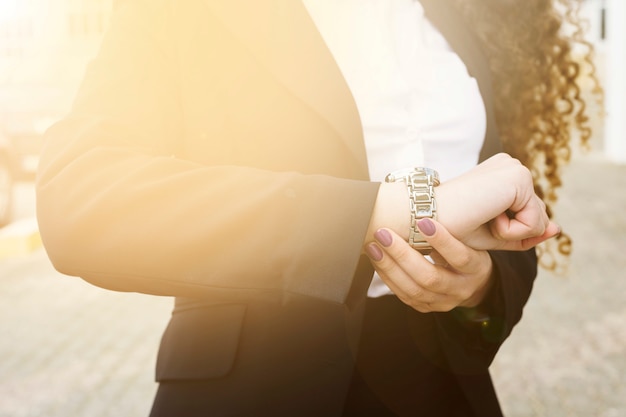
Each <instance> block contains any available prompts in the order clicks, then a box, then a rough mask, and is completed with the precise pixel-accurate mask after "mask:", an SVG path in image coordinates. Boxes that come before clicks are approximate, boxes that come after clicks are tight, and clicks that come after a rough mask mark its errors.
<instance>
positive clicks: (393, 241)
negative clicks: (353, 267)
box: [365, 229, 436, 311]
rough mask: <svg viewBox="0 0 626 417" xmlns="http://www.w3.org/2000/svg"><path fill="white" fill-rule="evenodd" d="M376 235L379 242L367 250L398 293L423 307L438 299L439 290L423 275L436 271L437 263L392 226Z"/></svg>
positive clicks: (392, 288)
mask: <svg viewBox="0 0 626 417" xmlns="http://www.w3.org/2000/svg"><path fill="white" fill-rule="evenodd" d="M374 237H375V238H376V240H377V242H376V243H370V244H369V245H367V246H366V248H365V252H366V253H367V254H368V256H369V257H370V260H371V261H372V264H373V265H374V267H375V268H376V271H377V272H378V274H379V275H380V277H381V278H382V279H383V281H384V282H385V283H386V284H387V286H389V288H390V289H391V290H392V291H393V292H394V294H396V295H397V296H398V297H399V298H400V299H401V300H402V301H403V302H405V303H406V304H409V305H411V306H412V307H414V308H416V309H418V310H419V311H423V310H424V307H423V306H425V305H426V304H432V303H434V302H436V296H435V294H433V293H432V291H430V290H427V289H425V288H424V286H423V285H422V282H421V279H420V278H421V277H422V276H432V275H434V274H436V271H434V265H432V264H431V263H430V262H429V261H428V260H427V259H426V258H425V257H424V256H423V255H422V254H420V253H419V252H417V251H416V250H414V249H413V248H412V247H411V246H410V245H409V244H408V243H407V242H406V241H405V240H403V239H402V238H401V237H400V236H398V235H397V234H396V233H394V232H393V231H391V230H388V229H380V230H378V231H376V233H374Z"/></svg>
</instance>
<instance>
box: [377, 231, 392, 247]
mask: <svg viewBox="0 0 626 417" xmlns="http://www.w3.org/2000/svg"><path fill="white" fill-rule="evenodd" d="M374 237H375V238H376V240H377V241H378V242H379V243H380V244H381V245H383V246H384V247H386V248H388V247H389V246H391V242H393V237H392V236H391V233H389V230H387V229H378V230H377V231H376V232H375V233H374Z"/></svg>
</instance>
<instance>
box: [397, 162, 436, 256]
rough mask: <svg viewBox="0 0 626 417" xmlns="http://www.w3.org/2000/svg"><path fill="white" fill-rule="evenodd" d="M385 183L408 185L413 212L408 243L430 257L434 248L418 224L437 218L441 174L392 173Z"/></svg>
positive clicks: (428, 171)
mask: <svg viewBox="0 0 626 417" xmlns="http://www.w3.org/2000/svg"><path fill="white" fill-rule="evenodd" d="M385 181H386V182H397V181H403V182H404V183H405V184H406V187H407V191H408V194H409V205H410V212H411V227H409V239H408V242H409V244H410V245H411V246H412V247H413V248H414V249H416V250H418V251H419V252H420V253H422V254H423V255H428V254H429V253H430V252H431V250H432V247H431V246H430V244H428V242H426V240H425V239H424V236H422V234H421V232H420V231H419V229H418V227H417V222H419V221H420V220H421V219H424V218H431V219H436V218H437V201H436V199H435V187H436V186H438V185H439V174H438V173H437V171H435V170H433V169H430V168H411V169H407V170H400V171H395V172H392V173H391V174H389V175H387V177H386V178H385Z"/></svg>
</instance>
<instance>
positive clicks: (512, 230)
mask: <svg viewBox="0 0 626 417" xmlns="http://www.w3.org/2000/svg"><path fill="white" fill-rule="evenodd" d="M548 223H549V218H548V215H547V213H546V206H545V204H544V202H543V201H541V199H539V198H538V197H537V198H532V199H531V200H530V201H529V202H528V204H527V205H526V206H525V207H524V209H523V210H522V211H519V212H517V213H515V215H514V216H513V217H512V218H511V217H509V215H508V214H507V213H502V214H500V215H499V216H497V217H496V218H495V219H493V221H492V222H491V224H490V228H491V230H492V233H493V235H494V236H496V237H498V238H499V239H501V240H506V241H516V240H522V239H527V238H532V237H537V236H541V235H543V234H544V233H545V231H546V227H547V225H548Z"/></svg>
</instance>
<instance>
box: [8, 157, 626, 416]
mask: <svg viewBox="0 0 626 417" xmlns="http://www.w3.org/2000/svg"><path fill="white" fill-rule="evenodd" d="M565 183H566V188H565V190H564V192H563V193H562V194H563V195H562V199H561V203H560V204H559V206H558V208H557V212H558V214H559V215H558V218H557V220H558V221H559V223H560V224H561V225H562V226H563V228H564V229H565V230H566V231H568V232H569V233H570V234H571V236H572V237H573V239H574V243H575V246H574V254H573V256H572V259H571V263H570V267H569V272H568V273H567V275H565V276H562V277H559V276H553V275H551V274H548V273H545V272H542V273H541V275H540V277H539V278H538V281H537V285H536V287H535V290H534V294H533V297H532V298H531V301H530V303H529V305H528V307H527V310H526V313H525V316H524V318H523V320H522V323H521V324H520V325H519V326H518V327H517V328H516V329H515V331H514V333H513V335H512V336H511V338H510V339H509V340H508V341H507V342H506V343H505V345H504V346H503V347H502V350H501V352H500V354H499V356H498V357H497V360H496V362H495V363H494V365H493V373H494V378H495V383H496V387H497V390H498V392H499V395H500V397H501V400H502V403H503V407H504V409H505V411H506V414H507V416H508V417H590V416H593V417H626V383H625V382H626V377H624V374H625V373H626V304H625V303H624V300H625V295H626V279H625V278H626V276H625V275H626V273H625V272H624V271H626V254H625V253H624V249H625V248H626V211H625V210H626V192H625V191H626V166H614V165H611V164H609V163H607V162H605V161H603V160H601V159H599V158H597V157H593V156H591V157H587V158H585V159H584V160H577V161H576V162H575V163H574V164H573V165H572V167H571V168H570V169H569V170H568V171H567V175H566V179H565ZM19 192H20V193H22V194H25V195H22V196H21V197H22V198H21V200H24V201H26V203H22V204H23V205H26V206H25V207H22V209H21V212H20V213H21V216H26V217H28V216H30V215H32V212H33V209H32V207H31V204H32V201H33V198H32V195H31V193H32V190H31V189H30V188H28V187H26V188H24V187H22V189H20V191H19ZM171 305H172V303H171V300H170V299H167V298H155V297H149V296H143V295H139V294H120V293H113V292H108V291H105V290H101V289H99V288H95V287H92V286H90V285H88V284H86V283H84V282H82V281H81V280H79V279H77V278H70V277H64V276H62V275H60V274H58V273H56V272H55V271H54V270H53V268H52V267H51V265H50V264H49V262H48V260H47V258H46V256H45V254H44V252H43V251H42V250H41V249H38V250H35V251H34V252H32V253H30V254H28V255H22V256H14V257H9V258H8V259H3V260H0V417H27V416H28V417H35V416H37V417H83V416H84V417H108V416H111V417H113V416H115V417H120V416H123V417H142V416H145V415H146V414H147V412H148V410H149V407H150V402H151V399H152V396H153V394H154V390H155V388H156V387H155V385H154V383H153V382H152V376H153V366H154V360H155V356H156V346H157V343H158V340H159V338H160V334H161V331H162V330H163V326H164V324H165V321H166V319H167V317H168V315H169V311H170V309H171Z"/></svg>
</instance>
